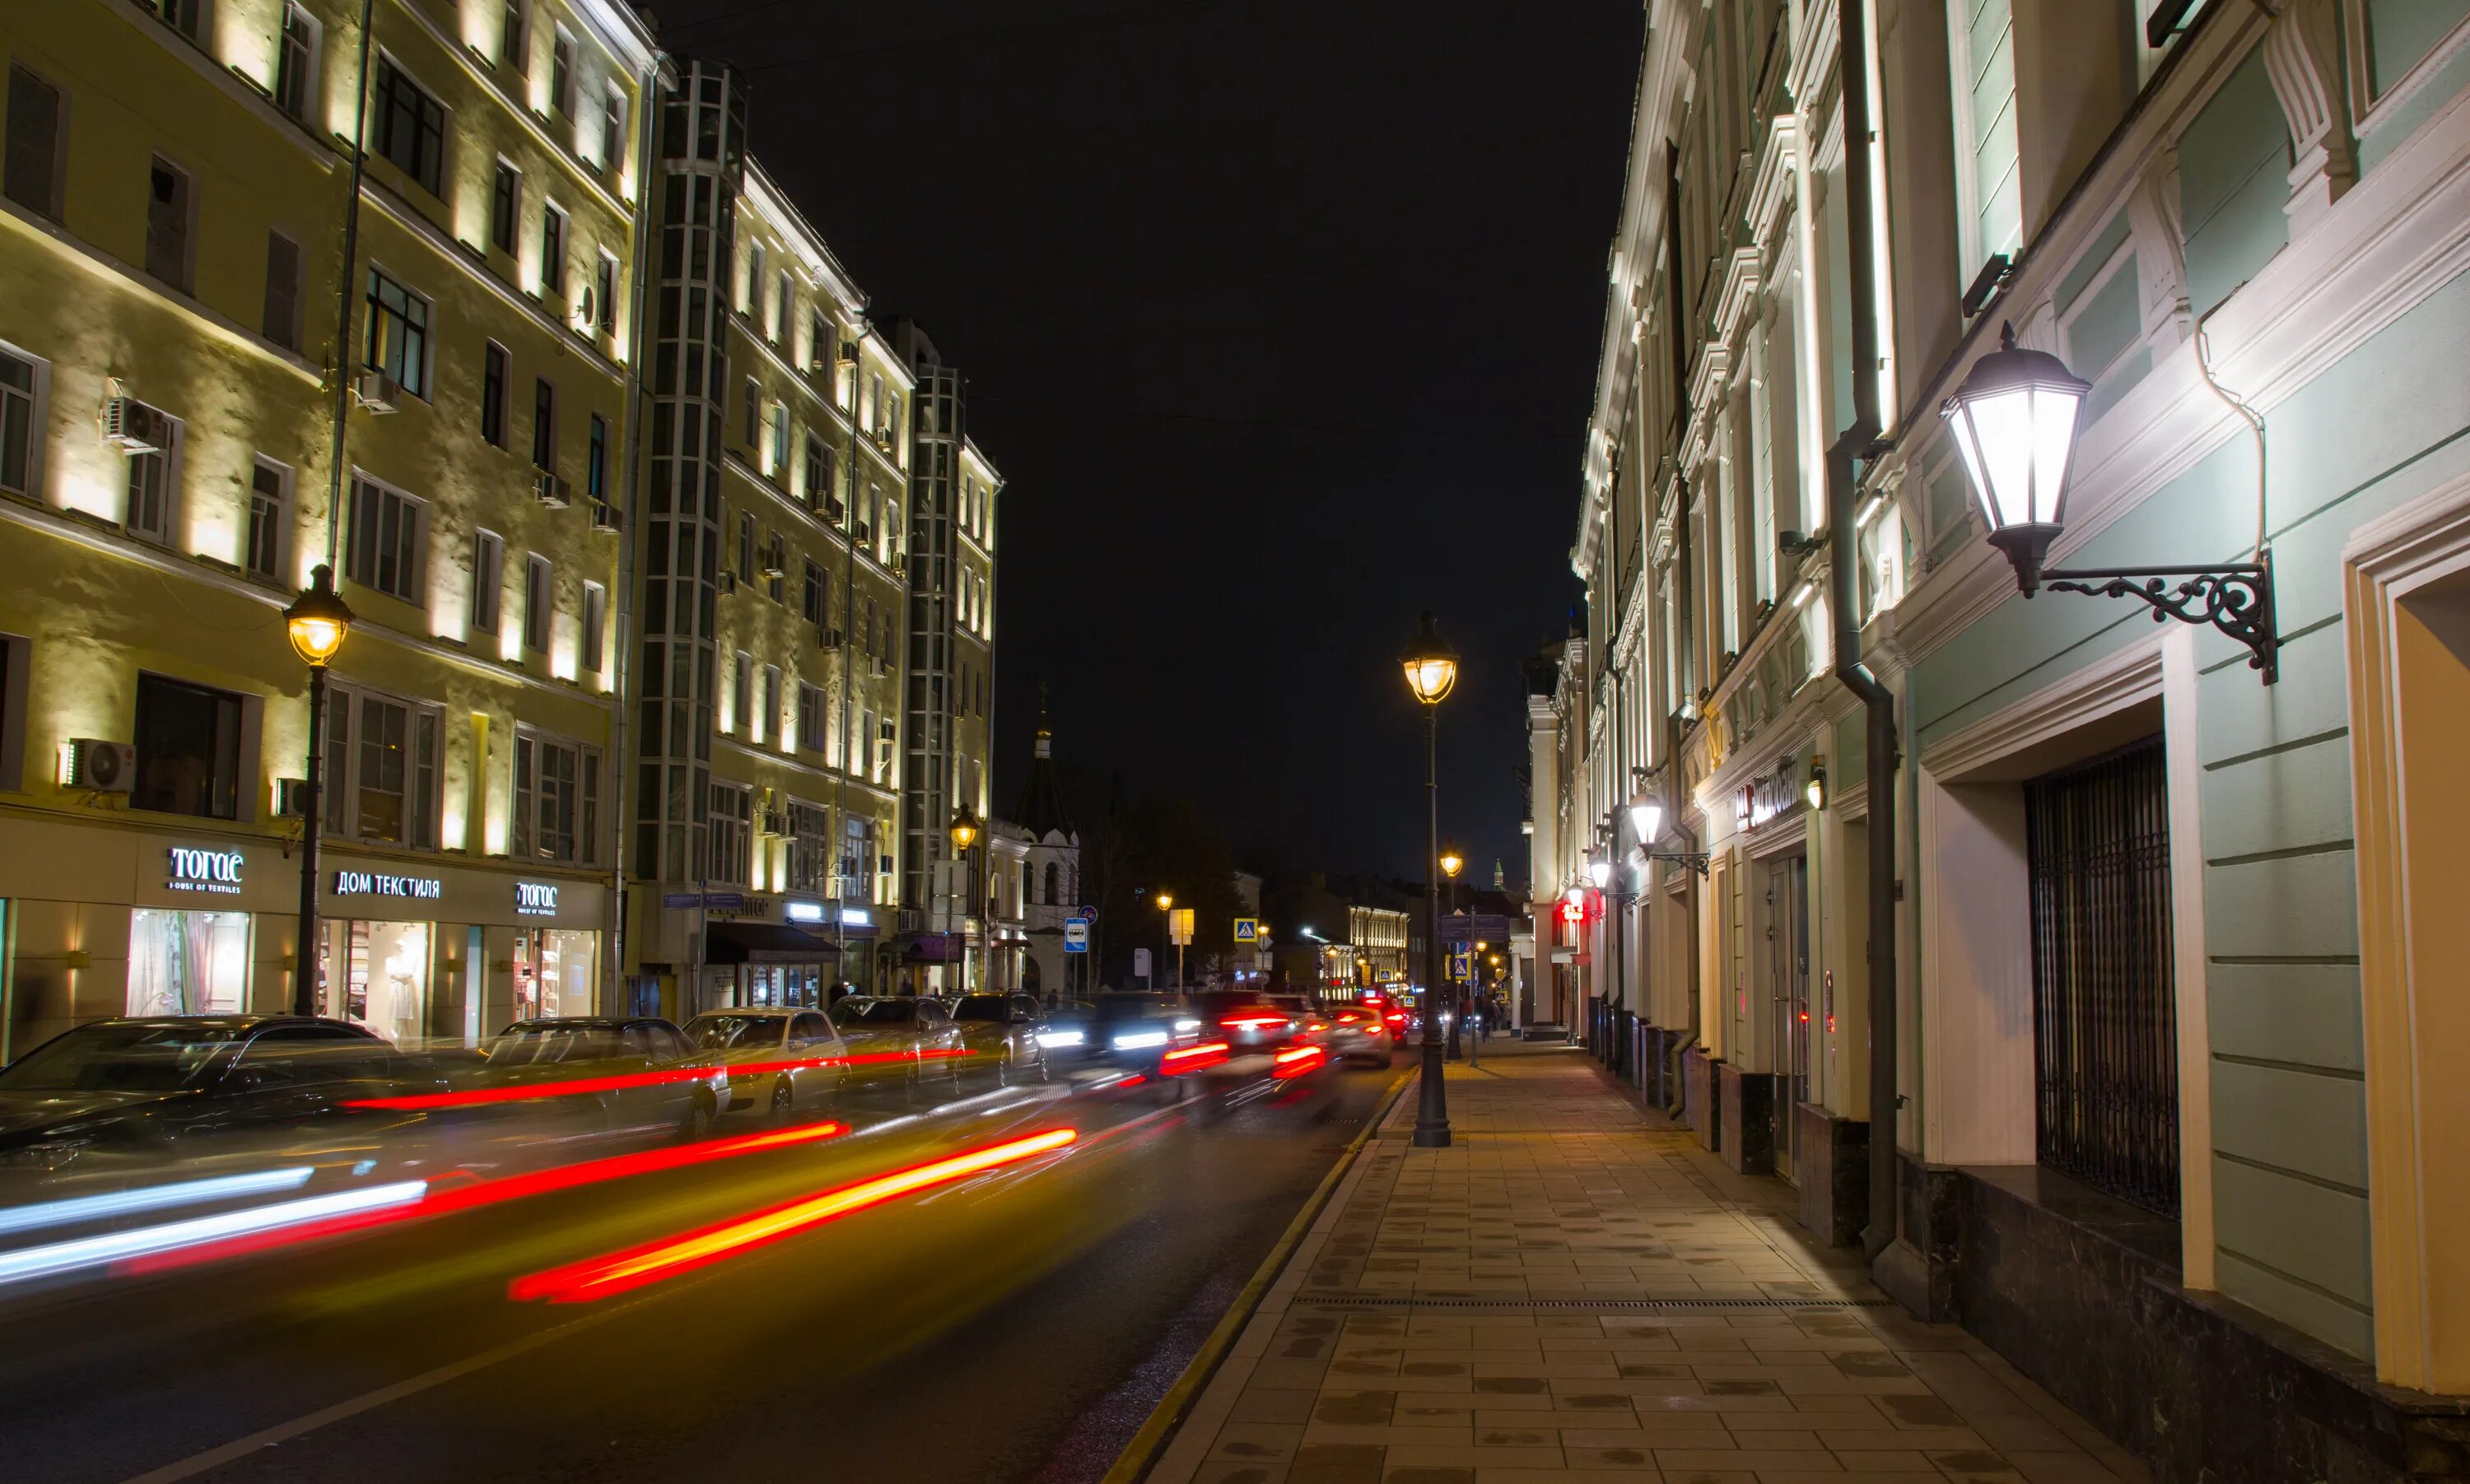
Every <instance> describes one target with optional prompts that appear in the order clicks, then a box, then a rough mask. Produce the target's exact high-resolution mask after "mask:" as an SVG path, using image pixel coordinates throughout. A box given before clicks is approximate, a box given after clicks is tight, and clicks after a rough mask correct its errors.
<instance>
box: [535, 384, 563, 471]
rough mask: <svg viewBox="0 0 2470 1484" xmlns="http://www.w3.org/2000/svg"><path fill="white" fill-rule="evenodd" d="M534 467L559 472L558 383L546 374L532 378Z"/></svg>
mask: <svg viewBox="0 0 2470 1484" xmlns="http://www.w3.org/2000/svg"><path fill="white" fill-rule="evenodd" d="M532 467H533V468H534V469H537V470H539V471H540V472H541V473H542V474H545V475H554V474H556V473H557V383H554V382H552V381H550V380H549V379H548V377H545V376H536V377H533V378H532Z"/></svg>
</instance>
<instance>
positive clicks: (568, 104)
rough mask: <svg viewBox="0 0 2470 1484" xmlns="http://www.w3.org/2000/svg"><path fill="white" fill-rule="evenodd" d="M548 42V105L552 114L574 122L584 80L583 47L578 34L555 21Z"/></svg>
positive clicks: (552, 23) (551, 23)
mask: <svg viewBox="0 0 2470 1484" xmlns="http://www.w3.org/2000/svg"><path fill="white" fill-rule="evenodd" d="M550 25H551V26H552V27H554V28H555V29H554V30H553V31H552V32H551V33H550V35H549V43H548V107H549V113H550V115H551V116H552V117H555V118H560V119H564V120H566V121H567V122H568V123H570V124H571V123H572V122H574V107H575V103H576V100H577V99H578V97H579V96H580V89H581V85H582V81H583V64H582V56H583V54H582V48H581V47H580V46H579V45H578V44H577V43H576V41H575V39H574V33H573V32H571V31H569V30H567V29H566V27H565V26H563V25H560V24H558V23H557V22H555V21H552V22H550Z"/></svg>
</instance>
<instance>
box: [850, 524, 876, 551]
mask: <svg viewBox="0 0 2470 1484" xmlns="http://www.w3.org/2000/svg"><path fill="white" fill-rule="evenodd" d="M850 539H851V540H852V541H854V542H856V543H857V544H858V545H861V546H871V545H874V528H873V527H872V526H869V525H868V524H867V523H866V522H864V521H860V522H857V523H856V524H855V525H852V526H851V527H850Z"/></svg>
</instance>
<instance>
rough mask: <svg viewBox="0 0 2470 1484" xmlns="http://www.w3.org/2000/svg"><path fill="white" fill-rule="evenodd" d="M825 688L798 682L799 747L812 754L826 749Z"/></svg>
mask: <svg viewBox="0 0 2470 1484" xmlns="http://www.w3.org/2000/svg"><path fill="white" fill-rule="evenodd" d="M825 726H826V723H825V721H824V687H822V686H821V685H809V684H806V683H805V682H804V681H800V682H798V745H799V746H800V747H802V748H804V749H805V750H806V751H807V752H810V753H819V752H821V751H823V747H824V729H825Z"/></svg>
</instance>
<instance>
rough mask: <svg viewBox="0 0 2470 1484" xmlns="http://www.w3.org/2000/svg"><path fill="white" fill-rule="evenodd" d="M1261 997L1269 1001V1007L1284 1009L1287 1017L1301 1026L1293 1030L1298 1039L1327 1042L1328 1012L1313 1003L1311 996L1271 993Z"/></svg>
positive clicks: (1320, 1042) (1314, 1042) (1319, 1043)
mask: <svg viewBox="0 0 2470 1484" xmlns="http://www.w3.org/2000/svg"><path fill="white" fill-rule="evenodd" d="M1263 998H1264V999H1266V1000H1268V1001H1269V1003H1270V1009H1282V1010H1285V1011H1286V1012H1287V1017H1288V1018H1289V1019H1291V1020H1293V1021H1295V1022H1296V1023H1297V1024H1299V1025H1301V1026H1302V1027H1303V1029H1302V1030H1301V1031H1298V1032H1295V1034H1296V1037H1297V1038H1298V1039H1301V1040H1306V1041H1310V1042H1312V1043H1313V1044H1314V1045H1316V1046H1326V1045H1328V1044H1329V1027H1330V1022H1329V1012H1328V1011H1326V1010H1324V1009H1321V1008H1320V1007H1319V1006H1317V1005H1316V1004H1314V1003H1313V998H1312V996H1310V995H1308V994H1271V995H1265V996H1263Z"/></svg>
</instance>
